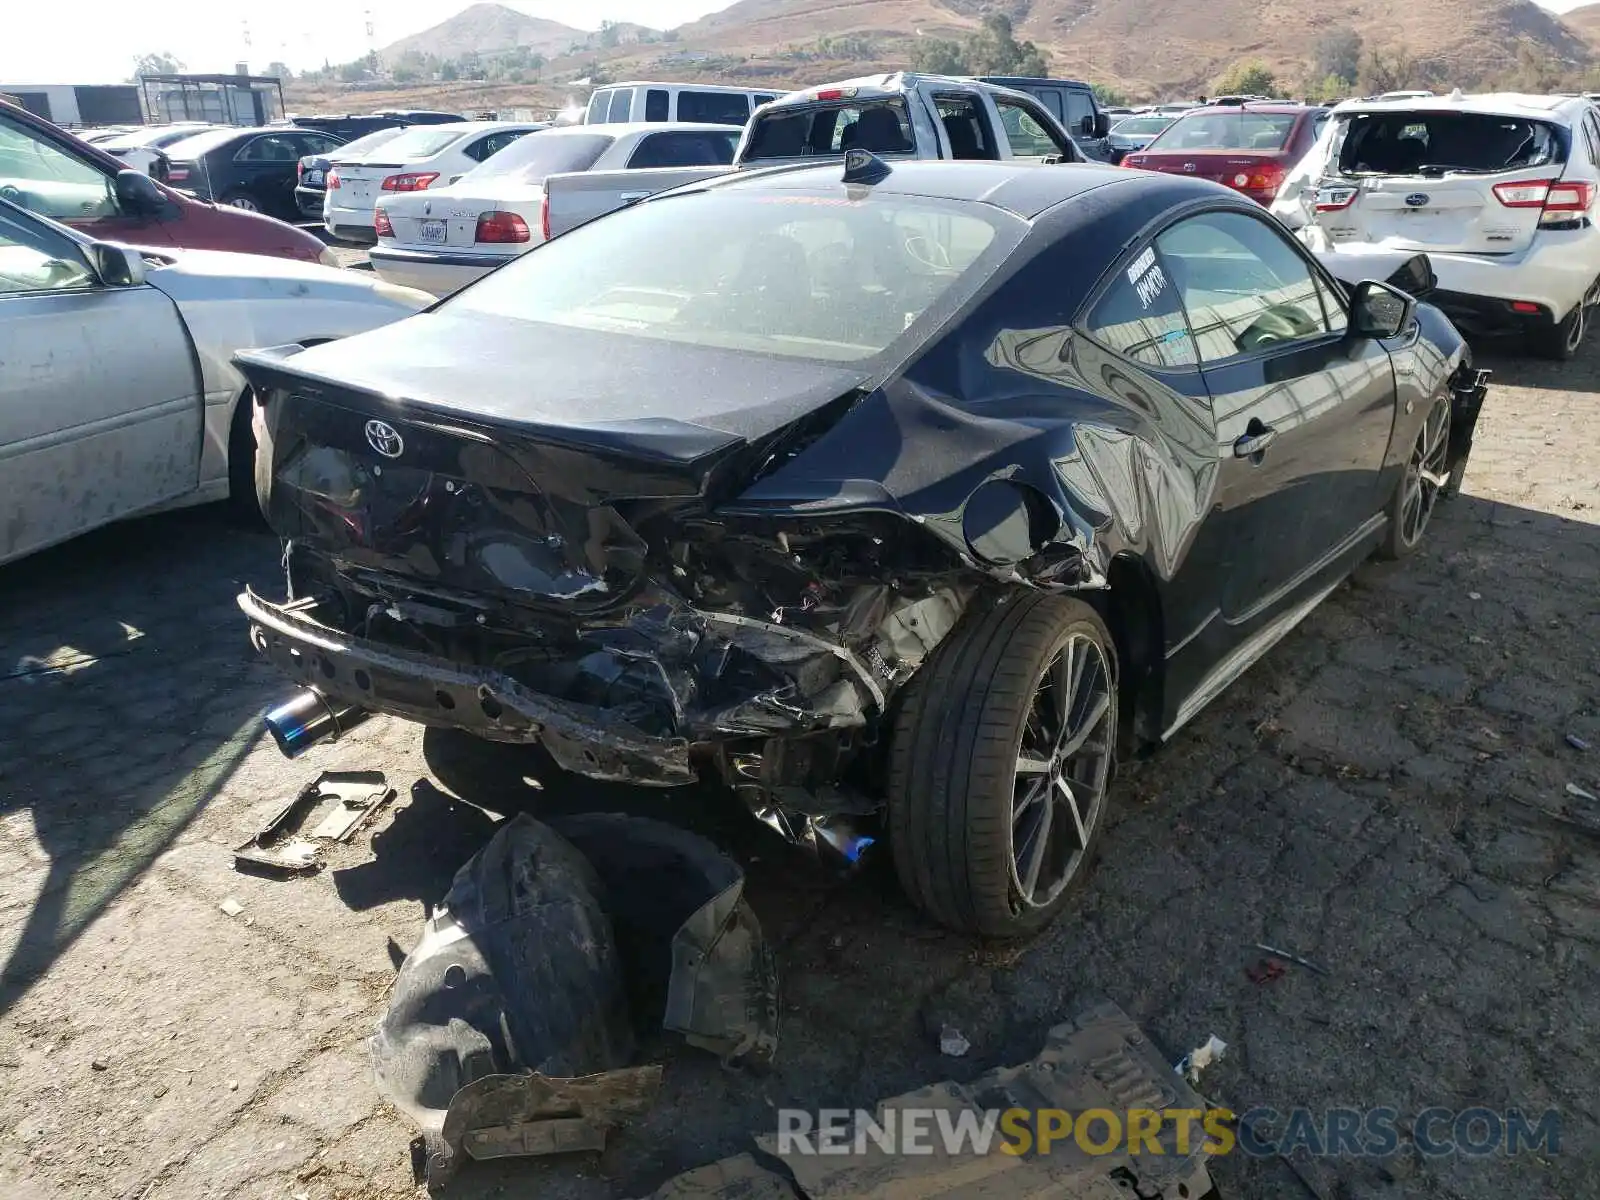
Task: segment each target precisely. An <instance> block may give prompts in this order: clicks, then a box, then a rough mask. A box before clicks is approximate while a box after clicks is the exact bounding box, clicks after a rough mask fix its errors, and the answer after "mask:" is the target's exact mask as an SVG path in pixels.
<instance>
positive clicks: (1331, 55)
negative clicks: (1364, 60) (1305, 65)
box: [1311, 26, 1361, 94]
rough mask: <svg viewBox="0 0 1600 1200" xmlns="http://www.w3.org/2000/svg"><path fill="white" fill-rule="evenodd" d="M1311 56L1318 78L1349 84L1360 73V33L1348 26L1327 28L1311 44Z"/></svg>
mask: <svg viewBox="0 0 1600 1200" xmlns="http://www.w3.org/2000/svg"><path fill="white" fill-rule="evenodd" d="M1311 56H1312V62H1313V63H1314V65H1315V70H1316V73H1317V77H1318V78H1320V79H1328V78H1337V79H1340V80H1343V81H1344V84H1345V85H1346V86H1349V85H1350V84H1353V83H1354V82H1355V81H1356V78H1357V76H1359V75H1360V73H1361V35H1360V34H1359V33H1357V32H1356V31H1355V30H1354V29H1351V28H1349V27H1348V26H1340V27H1339V28H1336V29H1329V30H1327V31H1326V32H1325V33H1323V34H1322V35H1321V36H1319V37H1318V38H1317V40H1316V41H1315V42H1314V43H1313V44H1312V47H1311ZM1335 94H1337V93H1335Z"/></svg>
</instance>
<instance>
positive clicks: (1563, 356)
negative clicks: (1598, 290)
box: [1528, 297, 1589, 362]
mask: <svg viewBox="0 0 1600 1200" xmlns="http://www.w3.org/2000/svg"><path fill="white" fill-rule="evenodd" d="M1588 311H1589V305H1588V298H1587V297H1585V298H1584V299H1583V300H1580V301H1578V303H1577V304H1575V305H1574V306H1573V308H1572V311H1571V312H1569V313H1568V314H1567V315H1566V316H1565V317H1563V318H1562V319H1561V320H1560V321H1557V322H1555V323H1554V324H1552V325H1548V326H1546V327H1545V328H1543V329H1539V330H1537V331H1535V332H1534V333H1531V334H1529V335H1528V341H1529V346H1530V348H1531V349H1532V350H1533V352H1534V353H1535V354H1537V355H1538V356H1539V357H1540V358H1548V359H1549V360H1550V361H1552V362H1571V361H1572V360H1573V359H1574V358H1576V357H1577V355H1578V348H1579V347H1580V346H1582V345H1583V335H1584V334H1585V333H1586V332H1588V323H1589V319H1588Z"/></svg>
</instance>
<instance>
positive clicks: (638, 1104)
mask: <svg viewBox="0 0 1600 1200" xmlns="http://www.w3.org/2000/svg"><path fill="white" fill-rule="evenodd" d="M660 1089H661V1067H660V1065H659V1064H656V1065H651V1066H647V1067H629V1068H624V1069H622V1070H617V1071H607V1072H605V1073H603V1074H599V1075H590V1076H587V1077H586V1078H582V1079H553V1078H551V1077H549V1076H547V1075H537V1074H535V1075H488V1076H485V1077H484V1078H482V1079H475V1080H473V1081H472V1082H471V1083H469V1084H467V1086H466V1087H464V1088H462V1089H461V1090H460V1091H459V1092H457V1093H456V1094H455V1095H454V1096H453V1097H452V1098H451V1100H450V1107H449V1109H448V1110H447V1111H446V1113H445V1118H444V1126H443V1128H442V1130H441V1131H440V1134H439V1137H438V1139H437V1141H436V1142H435V1143H434V1144H433V1145H432V1146H430V1153H429V1156H428V1186H429V1187H430V1188H438V1187H442V1186H443V1185H444V1184H445V1183H446V1182H447V1181H448V1180H449V1178H450V1176H452V1175H453V1174H455V1172H456V1170H457V1168H458V1167H459V1166H460V1162H461V1154H462V1152H465V1153H466V1155H467V1156H468V1157H469V1158H472V1159H476V1160H478V1161H480V1162H482V1161H487V1160H489V1159H495V1158H524V1157H536V1156H544V1155H550V1154H569V1153H572V1152H573V1151H581V1150H594V1151H600V1150H604V1149H605V1147H606V1134H607V1133H609V1132H610V1130H611V1129H612V1128H613V1127H615V1126H616V1125H618V1124H620V1123H621V1122H622V1120H623V1118H625V1117H633V1116H639V1115H641V1114H643V1113H645V1112H647V1111H648V1110H649V1108H650V1105H651V1104H652V1103H654V1102H655V1098H656V1093H657V1092H658V1091H660Z"/></svg>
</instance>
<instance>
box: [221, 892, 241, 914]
mask: <svg viewBox="0 0 1600 1200" xmlns="http://www.w3.org/2000/svg"><path fill="white" fill-rule="evenodd" d="M217 907H218V908H220V909H221V910H222V911H223V912H225V913H227V914H228V916H230V917H237V916H238V915H239V914H240V913H242V912H243V911H244V905H242V904H240V903H239V902H238V901H237V900H235V899H234V898H233V897H232V896H229V897H227V898H226V899H224V900H223V902H222V903H221V904H219V905H217Z"/></svg>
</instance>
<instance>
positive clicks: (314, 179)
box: [306, 171, 322, 183]
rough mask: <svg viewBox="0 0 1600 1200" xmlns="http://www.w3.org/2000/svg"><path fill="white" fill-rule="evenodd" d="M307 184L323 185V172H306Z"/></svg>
mask: <svg viewBox="0 0 1600 1200" xmlns="http://www.w3.org/2000/svg"><path fill="white" fill-rule="evenodd" d="M306 182H307V183H321V182H322V172H321V171H307V172H306Z"/></svg>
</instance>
